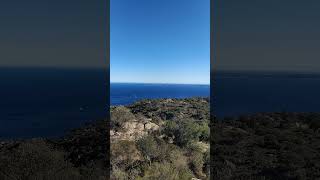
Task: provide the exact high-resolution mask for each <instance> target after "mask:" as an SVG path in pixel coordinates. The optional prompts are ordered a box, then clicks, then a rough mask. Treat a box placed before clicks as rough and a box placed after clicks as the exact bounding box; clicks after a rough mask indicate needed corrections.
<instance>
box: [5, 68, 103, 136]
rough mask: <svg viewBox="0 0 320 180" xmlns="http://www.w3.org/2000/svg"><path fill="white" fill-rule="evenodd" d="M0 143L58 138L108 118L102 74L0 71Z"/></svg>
mask: <svg viewBox="0 0 320 180" xmlns="http://www.w3.org/2000/svg"><path fill="white" fill-rule="evenodd" d="M0 83H1V86H0V118H1V119H0V139H1V138H30V137H57V136H61V135H63V134H64V133H66V132H68V130H70V129H72V128H76V127H79V126H81V125H82V124H84V123H86V122H90V121H94V120H97V119H104V118H105V117H106V116H107V113H106V108H107V106H106V104H107V98H106V96H107V79H106V72H105V71H104V70H93V69H88V70H87V69H85V70H83V69H52V68H50V69H49V68H1V69H0Z"/></svg>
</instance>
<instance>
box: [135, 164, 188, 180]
mask: <svg viewBox="0 0 320 180" xmlns="http://www.w3.org/2000/svg"><path fill="white" fill-rule="evenodd" d="M191 178H192V173H191V172H190V170H189V169H188V168H182V169H178V168H176V167H175V166H174V165H173V164H171V163H168V162H165V163H158V162H155V163H152V164H151V166H150V167H149V168H148V169H147V170H146V171H145V174H144V176H143V177H142V178H140V179H141V180H169V179H170V180H180V179H191Z"/></svg>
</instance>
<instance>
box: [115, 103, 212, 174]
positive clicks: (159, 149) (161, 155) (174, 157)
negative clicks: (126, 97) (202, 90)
mask: <svg viewBox="0 0 320 180" xmlns="http://www.w3.org/2000/svg"><path fill="white" fill-rule="evenodd" d="M130 121H134V122H135V123H136V122H138V123H145V126H146V124H148V123H149V121H151V122H152V123H155V124H157V125H159V126H160V128H159V129H157V130H151V131H150V130H149V131H147V132H148V133H147V134H146V135H144V136H142V137H140V136H139V138H136V139H135V140H131V139H129V138H128V139H125V138H119V139H114V140H113V141H112V142H111V165H112V176H111V179H157V180H158V179H159V180H171V179H172V180H179V179H192V178H200V179H209V176H208V175H209V126H208V123H209V100H208V99H206V98H193V99H159V100H144V101H140V102H137V103H135V104H133V105H130V106H127V107H122V106H120V107H113V108H112V110H111V122H112V124H113V129H114V130H115V131H117V130H118V131H126V130H125V129H123V128H121V124H123V123H124V122H130ZM142 130H143V131H144V130H145V129H142ZM127 131H128V133H130V132H131V130H130V129H127ZM130 135H131V134H130ZM133 135H134V134H133ZM128 136H129V135H128ZM124 137H127V136H124Z"/></svg>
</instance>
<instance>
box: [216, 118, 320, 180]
mask: <svg viewBox="0 0 320 180" xmlns="http://www.w3.org/2000/svg"><path fill="white" fill-rule="evenodd" d="M319 125H320V114H316V113H284V112H282V113H261V114H256V115H250V116H240V117H235V118H225V119H223V120H221V121H216V122H215V123H214V126H213V128H214V134H213V136H214V138H213V146H212V147H211V152H212V155H213V156H212V157H213V159H212V166H213V172H212V174H213V175H214V178H215V179H221V180H224V179H264V180H265V179H270V180H271V179H279V180H280V179H281V180H286V179H287V180H289V179H297V180H298V179H310V180H311V179H319V178H320V129H319V128H320V126H319Z"/></svg>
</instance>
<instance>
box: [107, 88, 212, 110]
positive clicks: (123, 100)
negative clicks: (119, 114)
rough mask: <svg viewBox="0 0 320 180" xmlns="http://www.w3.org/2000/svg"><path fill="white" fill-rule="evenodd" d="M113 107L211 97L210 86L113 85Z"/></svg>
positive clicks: (111, 102) (111, 98) (111, 99)
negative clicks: (154, 101)
mask: <svg viewBox="0 0 320 180" xmlns="http://www.w3.org/2000/svg"><path fill="white" fill-rule="evenodd" d="M110 85H111V87H110V88H111V89H110V90H111V91H110V93H111V95H110V104H111V105H127V104H132V103H134V102H136V101H139V100H141V99H159V98H188V97H209V96H210V86H209V85H191V84H142V83H111V84H110Z"/></svg>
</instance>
